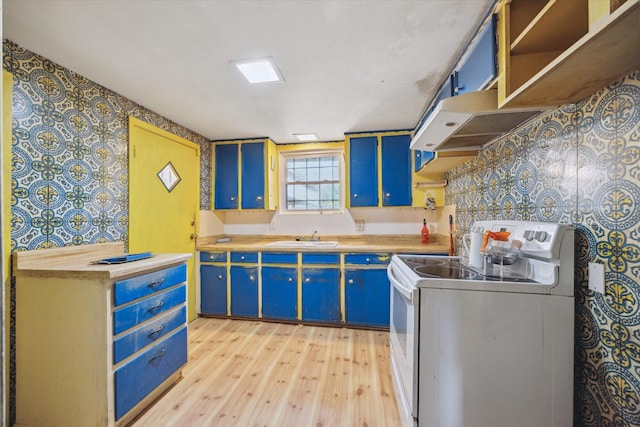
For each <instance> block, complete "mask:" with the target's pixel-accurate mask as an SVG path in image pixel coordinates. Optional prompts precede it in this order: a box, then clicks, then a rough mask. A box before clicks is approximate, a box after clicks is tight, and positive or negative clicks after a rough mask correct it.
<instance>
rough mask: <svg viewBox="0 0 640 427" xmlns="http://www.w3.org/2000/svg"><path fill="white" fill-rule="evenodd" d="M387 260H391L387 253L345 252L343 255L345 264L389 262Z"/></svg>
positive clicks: (382, 263)
mask: <svg viewBox="0 0 640 427" xmlns="http://www.w3.org/2000/svg"><path fill="white" fill-rule="evenodd" d="M389 261H391V256H390V255H389V254H372V253H369V254H346V255H345V256H344V263H345V264H362V265H372V264H381V265H387V264H389Z"/></svg>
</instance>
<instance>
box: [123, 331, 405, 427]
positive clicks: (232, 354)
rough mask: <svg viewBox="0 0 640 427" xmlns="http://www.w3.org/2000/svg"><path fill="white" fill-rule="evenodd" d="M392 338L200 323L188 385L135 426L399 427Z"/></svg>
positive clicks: (157, 404)
mask: <svg viewBox="0 0 640 427" xmlns="http://www.w3.org/2000/svg"><path fill="white" fill-rule="evenodd" d="M388 340H389V333H388V332H381V331H365V330H357V329H346V328H329V327H316V326H302V325H288V324H278V323H267V322H257V321H243V320H229V319H210V318H198V319H196V320H195V321H193V322H192V323H190V324H189V363H188V364H187V366H186V367H185V368H184V369H183V371H182V375H183V379H182V380H181V381H180V382H178V383H177V384H176V385H175V386H174V387H173V388H172V389H170V390H169V391H168V392H167V393H166V394H165V395H164V396H162V397H161V398H160V399H159V400H158V401H156V402H155V403H154V404H153V405H152V406H151V408H149V409H148V410H147V411H146V412H145V413H143V414H142V415H141V416H139V417H138V418H137V419H136V420H135V421H134V422H133V423H132V426H135V427H143V426H154V427H156V426H216V427H217V426H220V427H222V426H234V427H235V426H242V427H245V426H273V427H281V426H293V427H304V426H315V427H320V426H369V427H371V426H384V427H394V426H399V425H400V421H399V418H398V411H397V408H396V402H395V397H394V394H393V386H392V384H391V376H390V367H389V343H388Z"/></svg>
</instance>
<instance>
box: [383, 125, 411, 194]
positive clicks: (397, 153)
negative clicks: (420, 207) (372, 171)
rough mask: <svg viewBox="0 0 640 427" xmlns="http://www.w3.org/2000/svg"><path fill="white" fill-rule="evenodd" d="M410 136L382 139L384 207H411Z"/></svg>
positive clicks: (392, 136) (384, 137) (394, 136)
mask: <svg viewBox="0 0 640 427" xmlns="http://www.w3.org/2000/svg"><path fill="white" fill-rule="evenodd" d="M410 142H411V136H410V135H391V136H383V137H382V205H383V206H411V150H409V143H410Z"/></svg>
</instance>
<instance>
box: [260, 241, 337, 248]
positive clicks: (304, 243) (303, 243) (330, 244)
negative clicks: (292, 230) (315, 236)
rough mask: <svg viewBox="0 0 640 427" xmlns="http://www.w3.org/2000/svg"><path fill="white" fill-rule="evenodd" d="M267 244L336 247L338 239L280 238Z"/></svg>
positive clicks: (289, 246) (284, 246)
mask: <svg viewBox="0 0 640 427" xmlns="http://www.w3.org/2000/svg"><path fill="white" fill-rule="evenodd" d="M265 246H277V247H279V248H335V247H336V246H338V242H337V241H330V240H325V241H316V240H314V241H309V240H278V241H277V242H271V243H267V244H266V245H265Z"/></svg>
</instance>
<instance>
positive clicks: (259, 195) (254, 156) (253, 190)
mask: <svg viewBox="0 0 640 427" xmlns="http://www.w3.org/2000/svg"><path fill="white" fill-rule="evenodd" d="M241 151H242V209H264V177H265V173H264V172H265V171H264V168H265V160H264V143H262V142H252V143H247V144H242V146H241Z"/></svg>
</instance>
